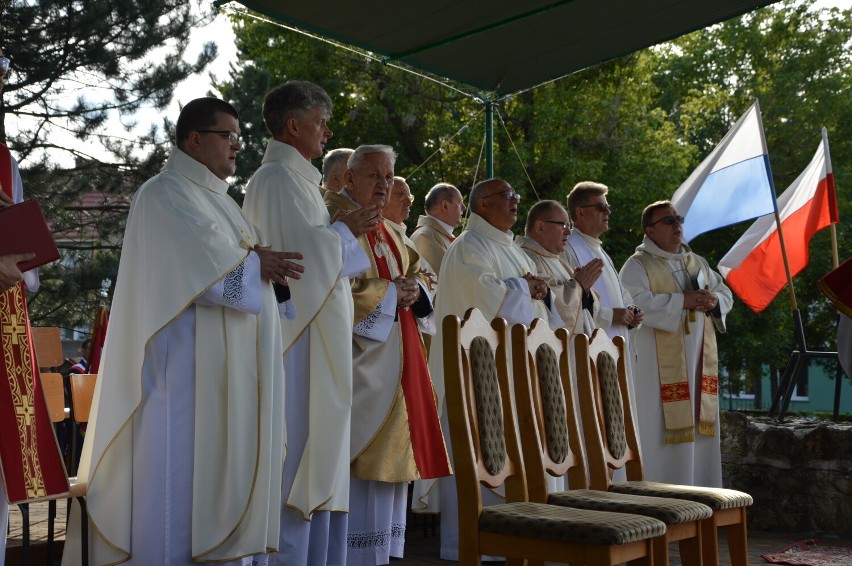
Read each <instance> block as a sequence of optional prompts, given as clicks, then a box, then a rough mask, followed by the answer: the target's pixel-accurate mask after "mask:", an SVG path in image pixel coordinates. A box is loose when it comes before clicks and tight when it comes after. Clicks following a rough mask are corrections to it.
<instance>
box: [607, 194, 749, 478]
mask: <svg viewBox="0 0 852 566" xmlns="http://www.w3.org/2000/svg"><path fill="white" fill-rule="evenodd" d="M642 226H643V227H644V228H645V238H644V240H643V242H642V244H641V245H640V246H638V247H637V248H636V253H635V254H634V255H632V256H631V257H630V258H629V259H628V260H627V261H626V262H625V264H624V267H622V269H621V278H622V281H623V282H624V285H625V286H626V287H627V288H628V290H629V291H630V293H631V295H632V296H633V300H634V301H636V304H637V305H639V306H640V307H641V308H642V310H643V311H644V312H645V320H644V323H643V325H642V327H641V328H640V329H639V330H638V331H637V332H636V336H635V345H636V347H637V348H638V350H639V351H640V352H641V353H642V355H641V356H640V357H639V363H638V365H637V366H636V373H635V375H636V377H637V380H638V381H637V383H636V387H635V390H636V399H635V406H636V412H637V420H638V425H639V429H638V430H639V438H640V441H641V445H642V462H643V464H644V468H645V479H646V480H649V481H659V482H668V483H678V484H685V485H699V486H706V487H722V458H721V448H720V442H719V398H718V352H717V350H716V334H715V332H716V329H718V330H719V331H720V332H724V329H725V316H726V315H727V313H728V312H729V311H730V310H731V306H732V305H733V297H732V295H731V291H730V289H728V287H726V286H725V284H724V282H723V281H722V277H721V276H720V275H719V274H718V273H716V272H715V271H713V270H711V269H710V266H709V265H708V263H707V260H705V259H704V258H702V257H700V256H699V255H697V254H695V253H693V252H692V251H691V250H690V249H689V246H687V245H686V244H685V243H683V217H681V216H679V215H678V213H677V210H675V208H674V206H672V204H671V202H669V201H660V202H656V203H654V204H652V205H649V206H648V207H646V208H645V211H644V212H643V213H642Z"/></svg>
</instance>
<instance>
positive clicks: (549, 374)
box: [512, 319, 588, 503]
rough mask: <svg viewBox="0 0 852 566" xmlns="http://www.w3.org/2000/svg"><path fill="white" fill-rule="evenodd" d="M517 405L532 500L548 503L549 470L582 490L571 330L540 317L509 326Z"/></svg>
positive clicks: (584, 482) (582, 461)
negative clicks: (526, 323)
mask: <svg viewBox="0 0 852 566" xmlns="http://www.w3.org/2000/svg"><path fill="white" fill-rule="evenodd" d="M512 365H513V366H514V379H513V383H514V385H515V405H516V407H517V411H518V423H519V427H520V433H521V446H522V449H523V454H524V469H525V471H526V477H527V493H528V494H529V499H530V501H535V502H539V503H546V502H547V474H550V475H551V476H554V477H560V476H564V475H565V474H568V484H569V486H570V488H571V489H586V488H587V487H588V478H587V473H586V462H585V457H584V455H583V441H582V436H581V435H580V432H579V426H578V424H577V413H576V409H575V405H574V386H573V383H572V380H571V359H570V346H569V334H568V331H567V330H566V329H564V328H560V329H558V330H557V331H556V332H555V333H554V332H553V331H551V330H550V328H549V327H548V325H547V323H546V322H545V321H544V320H542V319H536V320H534V321H533V323H532V325H531V326H530V328H529V329H527V327H526V326H524V325H523V324H516V325H515V326H513V327H512Z"/></svg>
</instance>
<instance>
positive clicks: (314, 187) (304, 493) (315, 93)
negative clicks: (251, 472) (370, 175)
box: [243, 81, 380, 566]
mask: <svg viewBox="0 0 852 566" xmlns="http://www.w3.org/2000/svg"><path fill="white" fill-rule="evenodd" d="M331 112H332V102H331V99H329V97H328V95H327V94H326V92H325V91H324V90H323V89H322V88H321V87H319V86H317V85H315V84H312V83H309V82H305V81H289V82H287V83H285V84H283V85H280V86H278V87H276V88H274V89H272V90H271V91H270V92H269V93H268V94H267V95H266V98H265V100H264V103H263V116H264V120H265V122H266V128H267V130H269V132H270V133H271V134H272V139H270V140H269V141H268V143H267V145H266V152H265V154H264V156H263V161H262V163H261V166H260V168H259V169H258V170H257V172H255V174H254V176H252V178H251V180H250V181H249V183H248V186H247V187H246V197H245V201H244V203H243V212H244V213H245V215H246V218H248V219H249V221H250V222H252V223H253V224H254V225H255V226H257V227H258V228H259V229H260V231H261V232H262V233H263V234H264V236H266V238H267V239H268V243H270V244H271V245H272V247H273V249H281V250H284V249H286V250H292V251H298V252H301V253H302V254H303V255H304V256H305V258H307V259H306V260H305V262H304V263H305V267H306V270H305V274H304V276H303V277H302V278H301V279H299V280H296V281H291V282H290V285H289V287H288V288H286V289H284V288H282V289H280V291H286V290H289V293H290V299H291V301H292V303H293V304H294V305H295V306H296V309H295V310H296V312H295V316H294V317H293V318H292V320H286V319H285V320H282V325H281V333H282V336H283V338H284V342H283V345H282V351H283V352H284V370H285V380H286V399H287V401H286V403H287V410H286V413H285V414H286V417H287V460H286V461H285V462H284V483H283V486H282V500H281V538H280V546H279V548H278V552H277V553H275V554H272V555H270V557H269V564H270V566H273V565H281V566H287V565H290V564H312V565H313V564H317V565H340V566H342V565H344V564H346V530H347V515H346V511H347V510H348V509H349V420H350V414H351V410H352V317H353V316H354V310H353V303H352V296H351V293H350V292H349V277H350V276H354V275H358V274H360V273H363V272H364V271H365V270H366V269H367V268H368V267H369V266H370V262H369V260H368V259H367V255H366V254H365V253H364V251H363V250H362V249H361V246H360V245H359V244H358V241H357V240H356V237H357V236H360V235H361V234H362V233H364V232H365V231H367V230H375V229H376V226H377V224H378V219H379V214H380V211H379V209H378V208H377V207H375V206H374V207H366V208H363V209H360V210H358V211H356V212H353V213H351V214H348V215H344V216H341V217H339V218H338V220H337V221H336V222H334V223H333V224H330V222H329V220H330V219H329V216H328V210H327V209H326V206H325V203H324V202H323V200H322V192H323V191H322V189H321V188H320V172H319V171H318V170H317V168H316V167H314V166H313V165H312V164H311V160H312V159H317V158H319V157H321V156H322V152H323V148H324V146H325V144H326V142H327V141H328V139H329V138H330V137H331V135H332V133H331V130H330V129H329V128H328V120H329V118H330V117H331Z"/></svg>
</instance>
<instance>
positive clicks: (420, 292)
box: [325, 145, 450, 566]
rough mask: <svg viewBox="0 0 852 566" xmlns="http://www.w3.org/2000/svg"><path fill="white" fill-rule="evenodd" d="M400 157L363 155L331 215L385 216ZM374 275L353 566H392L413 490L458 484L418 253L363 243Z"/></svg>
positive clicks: (360, 380)
mask: <svg viewBox="0 0 852 566" xmlns="http://www.w3.org/2000/svg"><path fill="white" fill-rule="evenodd" d="M395 161H396V155H395V154H394V152H393V150H392V149H391V148H390V147H389V146H384V145H370V146H360V147H358V148H357V149H356V150H355V153H353V154H352V157H350V158H349V165H348V168H347V170H346V176H345V179H346V187H345V188H344V189H343V190H342V191H341V192H340V193H339V194H338V193H332V192H326V193H325V200H326V203H327V204H328V207H329V214H331V217H332V218H337V217H339V215H341V214H346V213H347V212H348V211H352V210H358V209H359V208H363V207H369V206H372V205H379V206H381V207H384V205H385V204H386V202H387V198H388V193H389V191H390V189H391V187H392V185H393V179H394V175H393V167H394V163H395ZM358 240H359V242H360V244H361V246H362V247H363V249H364V251H365V252H366V253H367V256H368V257H369V258H370V263H371V266H370V269H369V270H368V271H367V272H366V273H365V274H363V275H360V276H358V277H354V278H352V280H351V289H352V296H353V299H354V302H355V325H354V330H353V336H352V340H353V345H352V354H353V404H352V437H351V448H350V451H351V457H352V465H351V474H352V476H351V484H350V492H349V495H350V504H349V536H348V541H347V546H348V556H347V565H348V566H372V565H376V564H387V563H388V562H389V560H390V558H391V557H392V556H393V557H398V558H401V557H402V555H403V550H404V543H405V524H406V519H405V517H406V507H407V505H406V503H407V497H408V489H407V486H408V482H410V481H412V480H415V479H420V478H437V477H443V476H446V475H449V474H450V467H449V458H448V456H447V450H446V447H445V445H444V439H443V434H442V432H441V426H440V423H439V420H438V410H437V407H436V405H435V394H434V389H433V387H432V381H431V379H430V377H429V370H428V367H427V365H426V358H425V353H424V351H423V342H422V340H421V338H420V333H419V332H418V328H417V322H416V321H415V319H419V318H424V317H427V316H429V315H430V314H431V312H432V304H431V299H430V297H429V293H428V291H427V289H426V288H425V286H424V284H423V279H422V276H421V274H420V273H419V271H420V267H419V265H420V262H419V257H418V255H417V252H416V251H415V250H414V249H413V248H411V247H409V246H408V245H406V243H405V241H404V240H403V239H402V238H400V237H399V235H398V233H397V232H396V231H395V230H394V229H392V228H388V227H386V226H385V224H384V222H382V223H380V225H379V229H378V230H377V231H375V232H374V233H373V232H370V233H366V234H364V235H362V236H360V237H359V238H358Z"/></svg>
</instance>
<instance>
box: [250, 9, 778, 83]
mask: <svg viewBox="0 0 852 566" xmlns="http://www.w3.org/2000/svg"><path fill="white" fill-rule="evenodd" d="M773 1H775V0H556V1H553V0H550V1H547V0H426V1H422V2H410V1H405V0H402V1H400V0H360V1H355V2H352V1H341V0H324V1H317V2H308V1H305V0H240V3H241V4H244V5H245V6H246V7H248V8H250V9H252V10H255V11H258V12H262V13H264V14H266V15H268V16H270V17H271V18H274V19H275V20H278V21H280V22H282V23H285V24H288V25H291V26H295V27H297V28H299V29H301V30H304V31H308V32H312V33H315V34H317V35H320V36H323V37H325V38H329V39H334V40H337V41H339V42H342V43H346V44H349V45H355V46H358V47H361V48H363V49H366V50H368V51H370V52H372V53H374V54H377V55H379V56H383V57H384V58H385V59H386V60H387V61H389V62H403V63H406V64H408V65H410V66H412V67H416V68H418V69H421V70H425V71H428V72H430V73H432V74H434V75H437V76H439V77H446V78H450V79H453V80H456V81H459V82H461V83H464V84H467V85H470V86H472V87H474V88H475V89H477V90H479V91H480V92H483V93H488V96H489V97H492V98H501V97H503V96H506V95H510V94H514V93H517V92H519V91H523V90H527V89H529V88H532V87H534V86H537V85H539V84H542V83H544V82H547V81H550V80H553V79H557V78H559V77H563V76H565V75H569V74H571V73H575V72H577V71H580V70H582V69H586V68H588V67H592V66H594V65H597V64H599V63H602V62H604V61H608V60H611V59H614V58H617V57H620V56H622V55H627V54H629V53H632V52H634V51H637V50H639V49H643V48H645V47H648V46H651V45H654V44H657V43H660V42H663V41H666V40H669V39H673V38H675V37H678V36H680V35H683V34H685V33H689V32H691V31H695V30H698V29H701V28H703V27H706V26H708V25H711V24H714V23H718V22H721V21H724V20H727V19H729V18H733V17H735V16H739V15H741V14H744V13H746V12H749V11H751V10H754V9H756V8H759V7H762V6H765V5H768V4H771V3H772V2H773Z"/></svg>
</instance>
